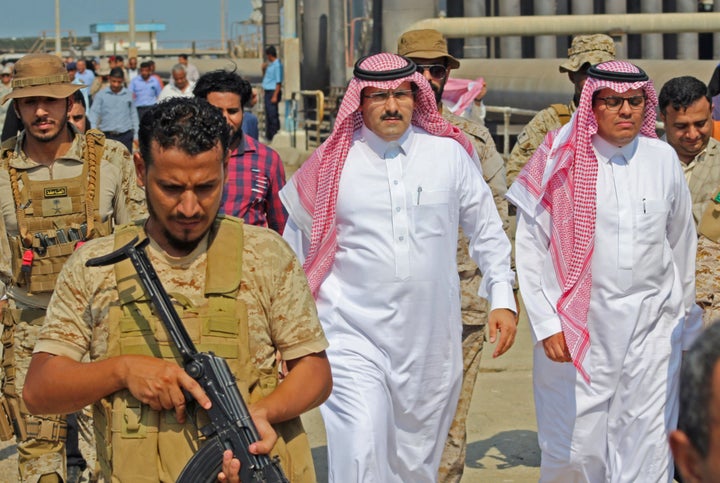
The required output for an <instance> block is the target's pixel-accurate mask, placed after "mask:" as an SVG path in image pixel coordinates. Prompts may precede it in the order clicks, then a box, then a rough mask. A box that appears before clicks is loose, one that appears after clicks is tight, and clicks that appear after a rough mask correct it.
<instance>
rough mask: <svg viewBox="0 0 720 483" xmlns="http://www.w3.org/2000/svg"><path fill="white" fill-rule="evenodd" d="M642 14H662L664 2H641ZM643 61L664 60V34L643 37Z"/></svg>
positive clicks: (658, 0) (650, 0)
mask: <svg viewBox="0 0 720 483" xmlns="http://www.w3.org/2000/svg"><path fill="white" fill-rule="evenodd" d="M640 8H641V10H642V13H653V14H659V13H662V0H645V1H644V2H641V4H640ZM642 56H643V59H662V58H663V36H662V34H644V35H643V36H642Z"/></svg>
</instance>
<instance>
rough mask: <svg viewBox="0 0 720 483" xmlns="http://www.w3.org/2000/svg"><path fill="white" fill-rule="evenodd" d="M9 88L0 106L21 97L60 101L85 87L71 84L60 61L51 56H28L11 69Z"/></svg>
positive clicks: (0, 101)
mask: <svg viewBox="0 0 720 483" xmlns="http://www.w3.org/2000/svg"><path fill="white" fill-rule="evenodd" d="M11 86H12V88H13V90H12V92H10V93H9V94H6V95H5V96H4V97H3V98H2V100H0V104H4V103H5V102H6V101H7V100H8V99H18V98H21V97H37V96H40V97H54V98H56V99H62V98H64V97H70V95H71V94H72V93H73V92H75V91H77V90H78V89H81V88H83V87H85V86H84V85H82V84H71V83H70V77H69V76H68V73H67V70H66V69H65V66H64V65H63V63H62V60H60V58H59V57H57V56H55V55H52V54H28V55H25V56H23V57H21V58H20V60H18V61H17V62H16V63H15V66H14V67H13V80H12V83H11Z"/></svg>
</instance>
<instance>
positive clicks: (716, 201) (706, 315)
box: [695, 185, 720, 327]
mask: <svg viewBox="0 0 720 483" xmlns="http://www.w3.org/2000/svg"><path fill="white" fill-rule="evenodd" d="M715 190H716V191H715V193H714V194H715V196H713V198H712V199H711V200H710V201H709V202H708V203H707V205H706V206H705V211H704V212H703V215H702V217H701V218H700V223H699V224H698V247H697V256H696V259H695V298H696V301H697V303H698V305H700V307H702V308H703V325H704V326H705V327H707V326H708V325H710V324H712V323H714V322H716V321H717V320H718V318H720V277H719V276H718V267H720V185H719V186H717V187H716V188H715Z"/></svg>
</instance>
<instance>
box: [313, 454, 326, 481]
mask: <svg viewBox="0 0 720 483" xmlns="http://www.w3.org/2000/svg"><path fill="white" fill-rule="evenodd" d="M312 458H313V462H314V463H315V476H316V477H317V480H318V481H328V459H327V446H318V447H316V448H312Z"/></svg>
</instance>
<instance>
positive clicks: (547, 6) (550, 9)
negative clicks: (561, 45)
mask: <svg viewBox="0 0 720 483" xmlns="http://www.w3.org/2000/svg"><path fill="white" fill-rule="evenodd" d="M534 8H535V10H534V13H535V14H536V15H555V14H557V2H548V1H547V0H539V1H538V0H536V1H535V3H534ZM556 56H557V53H556V48H555V36H554V35H539V36H537V37H536V38H535V57H536V58H544V59H552V58H555V57H556Z"/></svg>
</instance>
